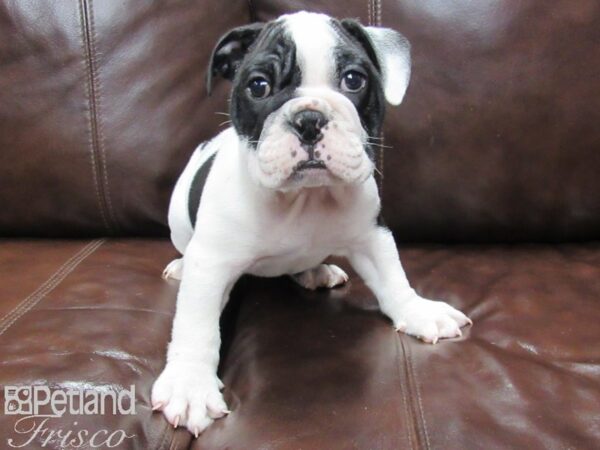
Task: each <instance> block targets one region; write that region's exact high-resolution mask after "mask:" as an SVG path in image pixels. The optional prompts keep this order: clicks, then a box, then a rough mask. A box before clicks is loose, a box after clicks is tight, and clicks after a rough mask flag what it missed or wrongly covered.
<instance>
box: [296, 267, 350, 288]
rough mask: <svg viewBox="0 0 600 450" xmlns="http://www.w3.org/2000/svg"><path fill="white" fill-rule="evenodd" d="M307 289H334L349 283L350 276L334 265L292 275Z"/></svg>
mask: <svg viewBox="0 0 600 450" xmlns="http://www.w3.org/2000/svg"><path fill="white" fill-rule="evenodd" d="M292 277H293V278H294V280H296V282H297V283H298V284H299V285H301V286H303V287H305V288H306V289H311V290H314V289H318V288H334V287H336V286H341V285H342V284H344V283H346V282H347V281H348V275H347V274H346V272H344V271H343V270H342V269H340V268H339V267H338V266H336V265H334V264H319V265H318V266H317V267H315V268H314V269H309V270H305V271H304V272H301V273H298V274H296V275H292Z"/></svg>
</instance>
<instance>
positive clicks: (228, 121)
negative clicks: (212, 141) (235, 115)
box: [219, 120, 231, 127]
mask: <svg viewBox="0 0 600 450" xmlns="http://www.w3.org/2000/svg"><path fill="white" fill-rule="evenodd" d="M228 123H231V120H226V121H225V122H221V123H220V124H219V126H220V127H222V126H223V125H226V124H228Z"/></svg>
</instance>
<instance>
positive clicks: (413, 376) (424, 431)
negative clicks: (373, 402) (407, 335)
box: [402, 343, 431, 450]
mask: <svg viewBox="0 0 600 450" xmlns="http://www.w3.org/2000/svg"><path fill="white" fill-rule="evenodd" d="M402 348H403V349H404V355H405V357H406V363H407V368H408V370H409V373H410V374H411V385H413V387H414V389H413V390H414V392H415V394H416V396H417V404H416V408H415V409H416V410H417V412H418V413H419V415H418V418H420V423H419V425H420V426H419V427H418V429H419V430H420V431H421V434H423V436H424V438H425V439H424V440H425V448H426V449H427V450H430V449H431V444H430V441H429V431H428V429H427V421H426V420H425V414H424V413H423V401H422V399H421V388H420V386H419V381H418V379H417V373H416V371H415V368H414V365H413V360H412V358H411V355H410V351H409V350H408V349H407V347H406V346H404V343H403V344H402ZM418 422H419V421H415V423H418Z"/></svg>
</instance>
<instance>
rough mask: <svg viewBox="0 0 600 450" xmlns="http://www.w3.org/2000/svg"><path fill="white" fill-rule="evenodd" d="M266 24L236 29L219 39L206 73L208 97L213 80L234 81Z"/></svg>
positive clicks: (254, 24)
mask: <svg viewBox="0 0 600 450" xmlns="http://www.w3.org/2000/svg"><path fill="white" fill-rule="evenodd" d="M264 26H265V24H264V23H258V22H257V23H253V24H250V25H244V26H242V27H238V28H234V29H233V30H230V31H229V32H228V33H227V34H225V35H224V36H222V37H221V39H219V42H218V43H217V45H216V46H215V48H214V50H213V52H212V55H211V57H210V63H209V65H208V72H207V73H206V90H207V92H208V95H210V91H211V88H212V78H213V77H215V76H219V75H220V76H222V77H223V78H226V79H228V80H233V77H234V76H235V73H236V71H237V69H238V68H239V66H240V64H241V63H242V60H243V59H244V56H245V55H246V52H247V51H248V49H249V48H250V46H251V45H252V44H253V43H254V41H255V40H256V38H257V37H258V35H259V34H260V32H261V31H262V29H263V27H264Z"/></svg>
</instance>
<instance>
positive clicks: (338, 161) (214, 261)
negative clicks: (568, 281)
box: [152, 13, 470, 435]
mask: <svg viewBox="0 0 600 450" xmlns="http://www.w3.org/2000/svg"><path fill="white" fill-rule="evenodd" d="M324 17H326V16H321V15H311V14H307V13H302V14H298V15H295V16H288V17H287V18H286V19H285V20H286V21H289V23H290V29H291V30H292V34H294V36H295V37H294V38H295V39H296V44H297V45H298V49H299V50H298V51H299V52H300V55H304V56H306V58H305V60H304V63H303V64H304V68H303V70H306V71H308V74H307V76H304V77H303V79H304V80H307V81H306V85H303V86H302V87H301V89H300V90H299V94H300V96H299V97H298V98H296V99H294V100H292V101H290V102H288V104H286V105H284V106H283V107H282V108H281V109H280V110H278V111H276V112H275V113H273V114H272V115H271V116H270V118H269V120H268V121H267V123H266V124H265V127H264V130H263V133H264V134H265V136H264V139H261V140H262V141H263V144H261V145H259V146H258V148H257V149H251V148H248V143H247V142H244V141H243V140H242V139H241V138H240V137H239V136H238V135H237V134H236V132H235V130H234V129H232V128H230V129H228V130H226V131H223V132H222V133H221V134H219V135H218V136H217V137H216V138H215V139H213V140H212V141H211V142H210V143H209V144H208V145H207V146H206V147H205V148H203V149H202V150H200V149H199V150H196V152H195V153H194V155H193V156H192V158H191V160H190V162H189V164H188V166H187V167H186V169H185V170H184V172H183V174H182V175H181V178H180V179H179V181H178V182H177V185H176V187H175V190H174V193H173V197H172V199H171V205H170V210H169V225H170V227H171V238H172V241H173V243H174V245H175V246H176V248H177V249H178V250H179V251H180V252H181V253H182V254H183V259H182V260H175V261H174V262H172V263H171V264H169V266H167V268H166V269H165V276H172V277H175V278H177V277H181V284H180V288H179V293H178V296H177V309H176V313H175V319H174V323H173V332H172V339H171V343H170V344H169V349H168V353H167V365H166V367H165V369H164V371H163V372H162V374H161V375H160V377H159V378H158V379H157V381H156V383H155V384H154V387H153V390H152V404H153V406H154V408H155V409H161V410H162V411H163V412H164V414H165V416H166V417H167V419H168V420H169V421H170V422H171V423H172V424H173V425H175V426H177V425H185V426H186V427H187V428H188V429H189V430H190V431H191V432H192V433H194V434H196V435H197V434H198V433H200V432H202V431H203V430H204V429H205V428H206V427H207V426H208V425H210V423H212V422H213V420H215V419H217V418H219V417H222V416H224V415H226V414H227V413H228V411H227V407H226V405H225V402H224V401H223V397H222V395H221V392H220V388H221V387H222V384H221V383H220V381H219V379H218V378H217V376H216V371H217V366H218V361H219V347H220V334H219V317H220V314H221V311H222V309H223V308H224V307H225V304H226V302H227V300H228V297H229V293H230V291H231V288H232V287H233V284H234V283H235V282H236V280H237V279H238V278H239V277H240V276H241V275H242V274H245V273H249V274H253V275H258V276H266V277H274V276H279V275H285V274H290V275H294V276H295V278H296V280H297V281H298V282H300V283H301V284H303V285H304V286H306V287H308V288H315V287H319V286H323V285H326V286H330V285H336V284H340V283H342V282H345V280H346V279H347V275H346V274H345V273H344V272H343V271H341V269H339V268H337V267H335V266H326V265H322V263H323V261H324V260H325V259H326V258H327V257H329V256H331V255H338V256H343V257H347V258H348V260H349V261H350V263H351V264H352V266H353V267H354V269H355V270H356V272H357V273H358V274H359V275H360V276H361V277H362V278H363V279H364V280H365V282H366V284H367V285H368V286H369V287H370V288H371V290H372V291H373V292H374V294H375V295H376V297H377V299H378V301H379V304H380V306H381V310H382V312H383V313H385V314H386V315H387V316H388V317H389V318H390V319H391V320H392V322H393V324H394V326H395V327H396V328H397V329H399V330H401V331H404V332H406V333H408V334H411V335H414V336H418V337H420V338H421V339H423V340H424V341H426V342H431V343H435V342H437V340H438V339H439V338H448V337H455V336H459V335H460V327H462V326H464V325H466V324H467V323H469V322H470V321H469V319H468V318H467V317H466V316H465V315H464V314H462V313H461V312H459V311H457V310H456V309H454V308H452V307H451V306H449V305H447V304H445V303H442V302H434V301H431V300H426V299H423V298H421V297H419V296H418V295H417V294H416V293H415V291H414V290H413V289H412V288H411V287H410V286H409V283H408V280H407V279H406V275H405V274H404V271H403V269H402V266H401V264H400V259H399V257H398V251H397V249H396V245H395V243H394V240H393V237H392V235H391V233H390V232H389V231H388V230H386V229H384V228H381V227H379V226H377V225H376V217H377V214H378V212H379V208H380V200H379V194H378V191H377V186H376V183H375V179H374V178H373V175H372V171H373V165H372V163H371V162H370V160H369V159H368V158H367V157H366V155H365V152H364V150H363V147H362V146H363V144H364V139H365V136H364V131H362V128H361V127H360V121H359V120H358V116H357V113H356V111H355V110H354V108H353V107H352V104H351V103H350V102H349V101H347V100H345V98H344V97H343V96H341V95H340V94H338V93H336V92H335V91H334V90H333V89H332V88H331V86H327V85H326V84H324V82H325V80H326V79H327V76H328V75H327V74H328V71H329V69H328V68H327V66H326V65H323V66H318V64H317V62H318V61H319V60H321V58H325V57H326V55H327V54H329V53H331V45H332V44H331V41H330V40H329V37H328V35H327V33H328V32H327V28H326V27H325V25H324V20H325V19H324ZM302 30H304V31H302ZM307 30H310V33H308V32H307ZM323 34H324V36H323ZM317 44H320V46H319V45H317ZM317 47H319V48H317ZM312 51H314V52H315V53H314V55H313V54H312V53H311V54H310V55H309V52H312ZM317 51H318V52H317ZM307 55H308V56H307ZM313 56H314V58H313ZM321 62H322V60H321ZM306 107H308V108H315V109H318V110H320V111H322V112H323V113H324V114H327V115H328V116H329V118H330V122H331V123H332V124H333V123H337V124H338V126H337V127H333V126H332V127H331V128H330V130H328V131H326V132H325V133H324V135H325V137H324V140H323V142H324V143H325V144H326V148H325V149H323V152H324V154H325V155H330V156H331V157H332V158H331V160H328V161H329V164H328V169H329V170H328V171H327V172H328V173H331V174H327V175H323V174H322V172H323V171H322V170H321V171H317V172H319V173H318V174H311V173H309V174H307V175H306V176H303V177H301V178H299V179H295V180H292V181H290V179H289V178H290V175H291V167H292V166H293V164H295V162H296V160H297V158H296V159H294V157H293V156H292V153H291V152H292V151H293V150H294V149H296V151H299V150H300V149H298V148H296V147H295V145H296V143H295V141H294V140H293V139H291V138H290V137H289V132H287V133H286V132H285V131H284V129H283V128H282V127H281V121H282V120H283V119H284V118H285V117H286V115H289V114H290V113H293V112H294V111H296V110H298V109H301V108H306ZM215 153H216V156H215V159H214V162H213V165H212V168H211V171H210V174H209V176H208V177H207V179H206V183H205V186H204V189H203V192H202V201H201V202H200V205H199V208H198V213H197V217H196V226H195V228H194V229H192V225H191V222H190V219H189V217H188V192H189V188H190V185H191V183H192V180H193V177H194V174H195V173H196V171H197V170H198V168H199V167H200V166H201V165H202V164H203V163H204V162H205V161H206V160H207V159H208V157H210V156H211V155H212V154H215Z"/></svg>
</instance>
